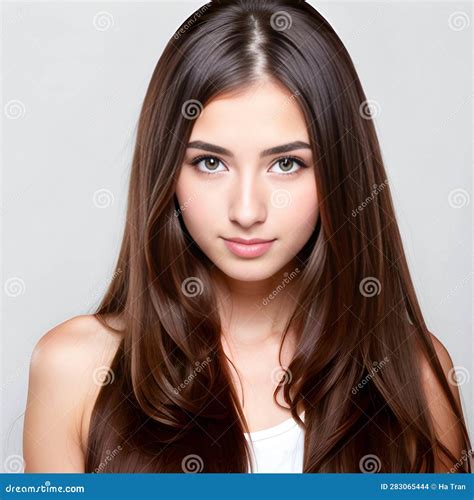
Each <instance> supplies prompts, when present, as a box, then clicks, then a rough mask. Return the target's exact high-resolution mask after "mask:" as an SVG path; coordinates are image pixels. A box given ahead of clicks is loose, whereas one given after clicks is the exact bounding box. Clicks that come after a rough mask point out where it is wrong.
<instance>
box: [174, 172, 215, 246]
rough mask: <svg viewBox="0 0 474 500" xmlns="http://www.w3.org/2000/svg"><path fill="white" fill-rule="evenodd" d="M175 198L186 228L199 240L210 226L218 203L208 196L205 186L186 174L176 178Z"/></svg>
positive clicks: (207, 232)
mask: <svg viewBox="0 0 474 500" xmlns="http://www.w3.org/2000/svg"><path fill="white" fill-rule="evenodd" d="M176 199H177V201H178V205H179V210H180V213H181V216H182V218H183V221H184V224H185V226H186V228H187V229H188V231H189V233H190V234H191V236H192V237H193V238H194V239H195V240H196V241H197V242H199V241H200V240H202V238H205V237H206V234H209V229H210V228H212V224H211V222H212V220H213V219H215V214H216V210H217V207H218V203H215V202H214V197H213V196H209V191H208V190H207V189H206V186H202V185H201V184H200V183H196V182H195V180H193V179H192V178H191V176H187V175H181V176H180V177H179V178H178V183H177V185H176ZM206 229H207V231H206Z"/></svg>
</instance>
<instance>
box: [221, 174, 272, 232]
mask: <svg viewBox="0 0 474 500" xmlns="http://www.w3.org/2000/svg"><path fill="white" fill-rule="evenodd" d="M230 189H231V192H230V195H229V220H230V221H231V222H235V223H237V224H239V225H240V226H242V227H244V228H250V227H252V226H253V225H254V224H256V223H258V222H263V221H265V219H266V217H267V202H266V198H267V196H266V193H265V188H264V186H263V185H261V183H259V181H258V179H257V178H256V175H254V174H253V173H252V172H249V171H248V172H244V173H241V175H240V176H238V177H237V178H236V179H235V183H234V184H233V185H232V186H231V188H230Z"/></svg>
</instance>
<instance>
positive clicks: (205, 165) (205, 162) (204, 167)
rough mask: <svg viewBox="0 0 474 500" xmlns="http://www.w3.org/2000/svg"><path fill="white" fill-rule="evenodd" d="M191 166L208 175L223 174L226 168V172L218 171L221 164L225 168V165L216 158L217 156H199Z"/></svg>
mask: <svg viewBox="0 0 474 500" xmlns="http://www.w3.org/2000/svg"><path fill="white" fill-rule="evenodd" d="M191 164H192V165H194V166H195V167H197V170H198V171H199V172H201V173H203V174H208V175H212V174H213V173H214V172H223V171H225V170H226V169H225V168H224V170H222V169H220V170H217V168H218V167H219V164H222V165H223V166H224V164H223V163H222V161H221V160H219V158H216V157H215V156H199V157H197V158H195V159H194V160H193V161H192V162H191Z"/></svg>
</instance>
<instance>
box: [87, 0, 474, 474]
mask: <svg viewBox="0 0 474 500" xmlns="http://www.w3.org/2000/svg"><path fill="white" fill-rule="evenodd" d="M262 75H265V76H267V77H271V78H272V79H274V80H276V81H278V82H280V83H282V84H283V85H285V86H286V88H287V89H289V91H290V92H291V93H292V97H293V98H294V99H295V100H296V101H297V102H298V104H299V105H300V107H301V109H302V110H303V112H304V116H305V120H306V123H307V127H308V133H309V136H310V139H311V144H312V148H313V154H314V157H315V158H316V159H317V161H316V165H315V176H316V184H317V196H318V200H319V220H318V223H317V226H316V229H315V231H314V233H313V235H312V237H311V238H310V240H309V241H308V243H307V244H306V246H305V247H304V249H303V250H302V251H301V252H300V254H299V255H297V256H296V258H297V262H298V264H299V265H298V267H299V274H298V277H297V279H296V282H297V283H296V284H297V295H296V299H297V300H296V304H297V306H296V307H295V310H294V312H293V314H292V315H291V317H290V319H289V321H288V324H287V328H286V329H285V331H284V332H283V334H284V335H286V333H287V331H288V328H289V327H290V326H291V328H292V329H294V330H295V331H296V332H297V347H296V351H295V355H294V357H293V359H292V361H291V363H290V364H289V366H288V367H284V368H285V369H286V371H285V374H286V375H288V374H289V375H290V376H285V377H282V380H281V383H280V384H279V386H278V387H277V389H276V390H275V393H274V397H275V398H276V395H277V393H278V392H279V391H282V394H283V395H284V400H285V401H286V403H287V405H288V406H289V407H290V408H291V410H292V415H293V416H294V417H295V418H296V419H297V420H298V422H299V424H300V425H303V426H304V428H305V431H306V432H305V446H304V466H303V472H361V471H362V472H364V467H366V466H365V465H364V464H363V461H364V460H368V461H369V462H370V461H372V462H373V463H372V465H368V466H367V467H373V466H375V467H376V468H377V470H380V472H423V471H424V472H433V470H434V459H435V455H434V449H435V448H436V447H438V446H439V449H440V450H442V452H443V453H445V454H446V456H447V457H449V459H450V460H452V462H456V461H457V460H458V459H459V457H454V456H453V455H452V453H451V452H450V451H449V450H448V449H447V448H446V447H445V446H444V445H443V444H442V443H440V442H439V440H438V439H437V437H436V434H435V431H434V424H433V421H432V418H431V417H430V415H429V414H428V413H427V412H426V411H425V410H426V409H427V406H428V405H427V401H426V399H425V393H424V391H423V386H422V381H421V379H422V377H421V370H420V359H421V355H422V354H423V355H424V356H425V358H426V359H427V360H428V361H429V364H430V366H431V368H432V369H433V370H434V373H435V374H436V377H437V378H438V379H439V382H440V384H441V386H442V388H443V391H444V392H445V394H446V397H447V400H448V401H449V404H450V405H451V406H452V410H453V412H454V414H455V415H456V417H457V418H458V419H459V426H460V428H462V434H463V440H464V442H463V444H465V447H466V450H468V449H470V443H469V437H468V433H467V430H466V426H465V423H464V420H463V414H462V409H461V408H459V407H458V405H457V404H456V401H455V398H454V397H453V394H452V393H451V390H450V388H449V385H448V381H447V378H446V376H445V375H444V372H443V369H442V366H441V364H440V362H439V360H438V358H437V355H436V350H435V349H434V346H433V342H432V339H431V334H430V332H429V331H428V329H427V327H426V325H425V322H424V319H423V316H422V313H421V310H420V307H419V304H418V302H417V298H416V295H415V291H414V287H413V284H412V281H411V279H410V274H409V270H408V266H407V261H406V258H405V255H404V250H403V246H402V241H401V238H400V234H399V229H398V227H397V222H396V219H395V215H394V208H393V204H392V199H391V194H390V187H389V185H388V184H389V183H388V180H387V176H386V173H385V169H384V165H383V161H382V156H381V151H380V147H379V143H378V139H377V135H376V131H375V127H374V123H373V120H372V118H373V117H372V115H371V108H370V106H371V105H370V103H369V102H368V101H367V98H366V96H365V94H364V91H363V89H362V86H361V83H360V81H359V78H358V76H357V73H356V70H355V68H354V65H353V63H352V60H351V58H350V56H349V54H348V52H347V50H346V49H345V47H344V45H343V43H342V42H341V40H340V39H339V37H338V35H337V34H336V33H335V31H334V30H333V29H332V27H331V26H330V25H329V23H328V22H327V21H326V20H325V19H324V18H323V17H322V16H321V15H320V14H319V13H318V12H317V11H316V10H315V9H314V8H313V7H312V6H310V5H308V4H307V3H305V2H303V1H290V0H235V1H215V2H211V3H208V4H206V5H205V6H203V7H201V8H200V9H199V10H198V11H196V12H195V13H194V14H193V15H191V16H190V17H189V18H188V19H187V20H186V21H185V22H184V23H183V24H182V25H181V27H180V28H179V29H178V30H177V31H176V33H175V35H174V36H173V37H172V38H171V39H170V41H169V42H168V44H167V45H166V47H165V49H164V52H163V54H162V56H161V57H160V59H159V61H158V63H157V65H156V68H155V70H154V73H153V76H152V78H151V82H150V84H149V87H148V90H147V93H146V96H145V99H144V103H143V108H142V110H141V114H140V118H139V124H138V130H137V139H136V146H135V150H134V156H133V164H132V169H131V179H130V188H129V193H128V197H129V198H128V208H127V216H126V226H125V232H124V237H123V242H122V246H121V250H120V255H119V258H118V262H117V268H116V269H117V272H116V273H115V278H114V280H113V281H112V283H111V284H110V286H109V289H108V291H107V293H106V295H105V297H104V298H103V300H102V302H101V304H100V305H99V307H98V308H97V310H96V312H95V315H96V317H97V318H98V319H99V320H100V321H101V322H102V323H103V324H104V325H106V326H108V322H107V318H109V317H111V316H120V318H121V319H122V321H123V323H122V324H123V328H121V330H120V331H121V333H122V334H123V339H122V340H121V343H120V346H119V348H118V351H117V353H116V355H115V357H114V360H113V362H112V364H111V366H110V370H111V373H112V375H113V376H112V377H111V378H110V380H111V381H112V382H111V383H107V384H104V385H103V387H102V388H101V390H100V393H99V396H98V398H97V400H96V403H95V406H94V409H93V413H92V418H91V425H90V431H89V441H88V447H87V457H86V471H87V472H94V471H95V472H183V471H189V470H198V471H201V472H247V470H248V464H249V458H250V450H249V448H248V444H247V443H246V440H245V436H244V435H243V433H244V432H248V426H247V424H246V422H245V418H244V415H243V411H242V408H241V407H240V404H239V400H238V397H237V394H236V390H235V388H234V387H233V384H232V383H231V376H230V375H231V373H230V369H229V360H228V359H227V356H226V355H225V354H224V352H223V349H222V344H221V322H220V317H219V314H218V312H217V310H216V307H215V305H216V294H215V289H214V288H213V282H212V280H211V277H210V269H211V268H212V267H213V264H212V262H210V261H209V260H208V259H207V257H206V256H205V255H204V254H203V253H202V252H201V251H200V249H199V248H198V246H197V245H196V244H195V242H193V240H192V238H191V237H190V235H189V233H188V231H187V230H186V227H185V225H184V223H183V220H182V217H181V209H182V207H179V206H178V203H177V199H176V197H175V183H176V179H177V177H178V172H179V169H180V166H181V164H182V161H183V157H184V150H185V145H186V144H187V141H188V139H189V136H190V133H191V129H192V126H193V123H194V120H193V118H195V117H196V116H197V114H199V112H200V111H201V109H202V107H203V106H205V105H206V103H207V102H209V101H210V99H212V98H214V97H215V96H217V95H218V94H222V93H224V92H229V91H234V90H239V89H242V88H244V87H245V86H247V85H251V84H252V83H253V82H255V81H257V80H258V79H260V78H261V77H262ZM188 209H192V208H188ZM189 284H191V286H193V285H194V286H196V287H199V293H193V292H192V291H190V290H188V289H187V287H188V285H189ZM108 327H110V328H111V326H108ZM284 335H283V337H284ZM280 354H281V350H280ZM301 405H303V407H304V409H305V418H304V422H302V421H301V420H300V419H299V416H298V415H299V412H297V410H296V408H297V407H298V408H299V407H301ZM361 464H362V465H361ZM458 470H462V471H465V470H469V471H470V464H469V462H467V465H466V467H464V465H462V466H461V468H460V469H458Z"/></svg>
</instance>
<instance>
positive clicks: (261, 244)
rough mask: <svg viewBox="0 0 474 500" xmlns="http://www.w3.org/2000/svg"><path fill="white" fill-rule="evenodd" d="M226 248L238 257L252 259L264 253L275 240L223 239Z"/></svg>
mask: <svg viewBox="0 0 474 500" xmlns="http://www.w3.org/2000/svg"><path fill="white" fill-rule="evenodd" d="M223 240H224V243H225V245H226V247H227V248H228V249H229V250H230V251H231V252H232V253H233V254H234V255H237V256H238V257H244V258H254V257H260V256H261V255H263V254H264V253H266V252H267V251H268V250H269V249H270V247H271V246H272V244H273V242H274V241H275V240H276V238H274V239H273V240H264V239H260V238H252V239H249V240H246V239H244V238H223Z"/></svg>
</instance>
